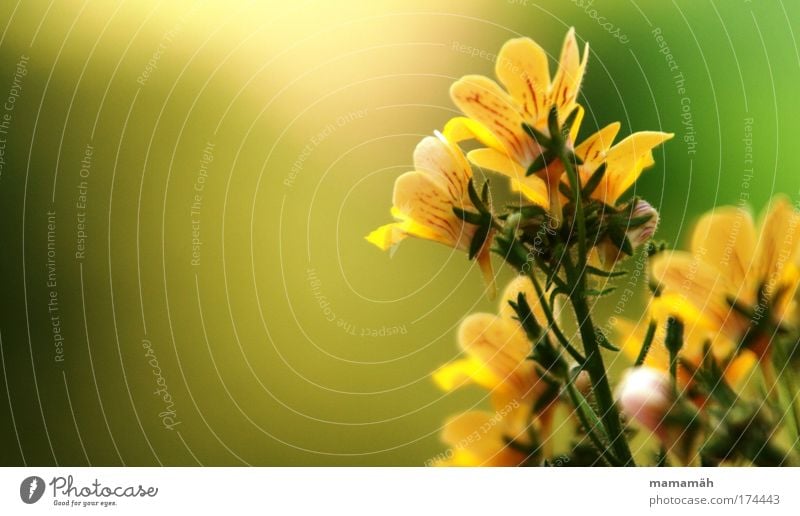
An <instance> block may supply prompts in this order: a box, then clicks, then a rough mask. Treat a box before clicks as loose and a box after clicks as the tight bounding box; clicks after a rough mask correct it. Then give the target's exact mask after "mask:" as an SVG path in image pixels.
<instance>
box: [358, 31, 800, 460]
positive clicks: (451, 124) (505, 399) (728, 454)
mask: <svg viewBox="0 0 800 516" xmlns="http://www.w3.org/2000/svg"><path fill="white" fill-rule="evenodd" d="M588 55H589V51H588V45H586V46H585V47H584V49H583V52H582V53H581V50H580V48H579V45H578V42H577V39H576V37H575V33H574V31H573V30H570V31H569V32H568V33H567V36H566V39H565V41H564V45H563V48H562V51H561V55H560V60H559V63H558V68H557V70H556V72H555V74H554V75H553V76H551V74H550V66H549V62H548V58H547V54H546V53H545V51H544V50H543V49H542V48H541V47H540V46H539V45H538V44H536V43H535V42H534V41H532V40H531V39H529V38H517V39H512V40H510V41H508V42H507V43H506V44H505V45H503V47H502V49H501V50H500V52H499V53H498V56H497V61H496V66H495V74H496V76H497V80H498V81H499V82H496V81H495V80H493V79H491V78H488V77H483V76H479V75H467V76H465V77H462V78H461V79H459V80H457V81H456V82H455V83H454V84H453V85H452V87H451V89H450V95H451V98H452V100H453V102H454V103H455V104H456V106H457V107H458V108H459V109H460V110H461V112H462V113H463V115H464V116H459V117H456V118H453V119H451V120H449V121H448V122H447V123H445V124H444V126H443V128H442V130H441V132H439V131H435V133H434V134H435V136H429V137H426V138H424V139H423V140H422V141H421V142H420V143H419V144H418V145H417V148H416V150H415V152H414V167H415V169H414V170H413V171H411V172H407V173H405V174H403V175H401V176H400V177H399V178H398V179H397V180H396V182H395V185H394V195H393V203H392V204H393V206H392V208H391V214H392V216H393V218H394V219H395V220H394V222H391V223H389V224H386V225H384V226H381V227H379V228H378V229H376V230H375V231H373V232H372V233H370V234H369V235H368V236H367V240H368V241H369V242H371V243H373V244H375V245H376V246H378V247H379V248H381V249H383V250H387V249H391V248H393V247H394V246H396V245H397V244H398V243H399V242H401V241H402V240H403V239H405V238H407V237H409V236H413V237H417V238H422V239H426V240H432V241H435V242H439V243H442V244H445V245H447V246H449V247H452V248H455V249H458V250H462V251H464V252H466V253H467V256H468V258H469V259H470V260H472V259H474V260H476V261H477V262H478V264H479V266H480V268H481V270H482V271H483V274H484V278H485V280H486V283H487V289H488V291H489V293H490V295H493V293H494V283H495V275H494V272H493V269H492V264H491V254H492V253H494V254H495V255H497V256H499V257H500V258H502V260H503V262H504V263H505V264H507V265H508V266H510V267H512V268H514V269H515V270H516V271H517V272H518V273H519V274H518V276H517V277H516V278H515V279H514V280H513V281H512V282H511V283H510V284H509V285H508V286H507V287H506V288H505V290H504V293H503V295H502V296H501V300H500V306H499V310H498V313H497V314H488V313H477V314H473V315H470V316H469V317H467V318H466V319H464V321H463V322H462V323H461V326H460V329H459V332H458V343H459V346H460V348H461V351H462V352H463V356H462V357H460V358H458V359H456V360H454V361H452V362H450V363H448V364H445V365H444V366H442V367H440V368H439V369H437V370H436V371H435V372H434V374H433V380H434V382H435V383H436V384H437V385H438V386H439V387H440V388H442V389H444V390H445V391H450V390H453V389H456V388H459V387H462V386H465V385H469V384H472V385H477V386H479V387H481V388H483V389H486V390H487V391H488V398H489V399H490V400H491V409H492V410H485V411H470V412H466V413H463V414H460V415H457V416H455V417H453V418H451V419H449V420H448V421H447V422H446V423H445V426H444V430H443V434H442V438H443V440H444V442H445V443H446V445H447V446H448V453H447V454H446V455H445V458H444V459H442V460H439V461H436V462H437V463H440V464H449V465H549V464H553V463H554V462H555V459H554V457H556V456H558V457H568V458H569V460H568V461H566V462H568V463H569V464H572V465H583V464H589V465H594V464H598V465H612V466H622V465H635V464H636V463H659V464H666V463H670V464H684V465H685V464H704V465H718V464H737V463H743V464H757V465H778V464H793V463H795V462H796V460H797V454H798V452H799V451H800V401H798V400H797V399H796V398H797V397H798V396H797V392H798V388H800V377H798V375H797V373H796V370H797V367H796V363H797V362H798V361H800V358H799V357H800V354H798V353H797V346H796V344H797V342H798V335H799V334H798V322H800V303H798V302H797V300H798V299H797V298H798V296H800V292H799V291H798V285H799V284H800V265H799V264H800V229H799V228H798V226H800V213H798V211H797V210H795V209H794V207H793V206H792V205H791V204H790V202H789V201H788V200H786V199H784V198H782V197H777V198H775V199H774V200H773V201H772V202H771V205H770V206H771V207H770V209H769V211H768V212H767V214H766V215H765V216H764V218H763V219H762V221H761V222H760V224H759V225H758V226H757V225H756V224H755V223H754V221H753V219H752V216H751V215H750V213H749V212H748V211H747V210H745V209H743V208H718V209H716V210H714V211H713V212H711V213H710V214H708V215H706V216H704V217H703V218H701V219H700V221H699V222H698V223H697V226H696V229H695V233H694V237H693V239H692V243H691V249H690V251H689V252H683V251H666V250H664V246H663V245H656V244H654V243H652V242H651V241H650V240H651V238H652V237H653V234H654V232H655V230H656V227H657V225H658V221H659V215H658V213H657V211H656V210H655V208H654V207H653V206H652V205H651V204H650V203H648V202H647V201H645V200H643V199H640V198H638V197H635V196H633V197H630V196H628V192H629V191H630V190H631V187H632V186H633V185H634V183H635V182H636V180H637V179H638V178H639V176H640V175H641V174H642V172H643V170H645V169H646V168H648V167H649V166H651V165H653V164H654V157H653V150H654V149H655V148H656V147H658V146H659V145H661V144H662V143H664V142H665V141H667V140H669V139H670V138H671V137H672V134H670V133H664V132H658V131H643V132H635V133H633V134H631V135H629V136H627V137H625V138H622V139H621V140H619V141H617V142H616V143H615V140H616V139H617V136H618V133H619V131H620V124H619V123H617V122H615V123H611V124H609V125H607V126H605V127H604V128H602V129H600V130H599V131H597V132H596V133H594V134H592V135H591V136H589V137H587V138H585V139H583V140H580V141H579V140H578V137H579V134H580V126H581V123H582V120H583V114H584V108H583V107H582V106H581V105H580V104H579V90H580V86H581V82H582V80H583V76H584V73H585V71H586V66H587V58H588ZM467 141H472V148H474V147H475V146H476V145H475V144H476V143H477V147H478V148H476V149H474V150H471V151H470V152H468V153H465V152H464V151H463V150H462V144H463V143H464V142H467ZM473 166H478V167H481V168H482V169H486V170H490V171H494V172H497V173H499V174H501V175H503V176H505V177H507V178H508V179H509V180H510V185H511V188H512V190H513V191H515V192H518V194H519V199H520V201H521V202H520V203H518V204H515V205H512V206H509V207H508V208H505V209H498V207H497V206H495V203H494V202H493V196H492V192H491V191H490V189H489V187H488V181H487V182H484V184H483V185H478V184H477V181H476V178H475V177H474V175H473V168H472V167H473ZM636 253H640V254H641V256H642V257H643V258H644V259H648V260H649V270H650V279H651V285H650V287H651V300H650V302H649V305H648V308H647V312H646V315H645V317H644V318H643V319H640V321H642V320H644V323H642V322H634V321H628V320H617V321H616V323H615V325H614V333H615V335H613V336H608V335H606V334H605V332H604V331H602V330H601V329H600V328H599V327H598V326H596V325H595V322H594V317H596V315H595V314H594V313H593V311H592V307H593V306H595V305H596V302H597V300H598V299H601V298H603V297H604V296H607V295H609V294H610V293H611V291H612V290H613V288H607V287H608V285H609V283H613V281H614V278H615V277H617V276H620V275H624V274H625V270H624V267H623V266H622V265H621V261H622V259H623V258H624V257H626V256H632V255H634V254H636ZM570 313H571V315H572V317H571V319H572V321H571V323H570V321H568V320H566V319H568V318H570V317H568V316H569V315H570ZM570 325H571V326H572V327H574V331H568V330H567V328H568V326H570ZM612 338H613V339H614V340H618V341H619V343H620V347H617V346H615V345H614V344H612V342H611V340H612ZM601 350H602V351H601ZM620 351H621V352H622V354H623V355H627V356H629V357H630V360H631V368H630V370H628V371H626V372H624V374H623V375H622V376H621V377H620V380H619V381H618V382H616V383H617V385H616V391H614V390H613V389H612V378H610V377H611V374H610V371H608V370H607V368H606V365H605V362H604V358H603V355H604V354H608V353H618V352H620ZM756 363H757V364H758V365H759V367H758V368H755V367H754V364H756ZM756 371H760V372H761V373H762V374H761V375H756V373H755V372H756ZM634 443H637V444H638V446H637V447H634V446H632V445H633V444H634ZM650 444H655V445H656V446H650ZM559 447H560V448H564V449H557V448H559ZM558 462H559V463H561V462H564V461H561V460H559V461H558Z"/></svg>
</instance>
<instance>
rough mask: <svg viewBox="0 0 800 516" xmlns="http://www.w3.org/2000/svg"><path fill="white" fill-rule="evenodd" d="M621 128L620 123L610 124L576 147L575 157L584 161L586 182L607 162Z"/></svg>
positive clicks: (583, 170)
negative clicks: (609, 151)
mask: <svg viewBox="0 0 800 516" xmlns="http://www.w3.org/2000/svg"><path fill="white" fill-rule="evenodd" d="M619 128H620V123H619V122H614V123H612V124H608V125H607V126H605V127H604V128H602V129H600V130H599V131H597V132H596V133H594V134H593V135H591V136H590V137H588V138H586V139H585V140H583V142H581V144H580V145H578V146H577V147H575V155H577V156H578V157H579V158H581V161H583V165H582V166H581V171H582V172H583V174H582V175H583V176H584V177H583V180H584V181H586V180H588V179H589V177H590V176H591V175H592V173H593V172H594V171H595V170H597V167H599V166H600V164H601V163H602V162H603V160H605V157H606V153H607V152H608V149H610V148H611V144H612V143H614V138H616V137H617V133H619ZM604 179H605V177H604Z"/></svg>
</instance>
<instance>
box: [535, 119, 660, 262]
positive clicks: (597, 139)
mask: <svg viewBox="0 0 800 516" xmlns="http://www.w3.org/2000/svg"><path fill="white" fill-rule="evenodd" d="M619 128H620V124H619V122H614V123H613V124H609V125H607V126H606V127H604V128H603V129H601V130H599V131H598V132H596V133H595V134H593V135H592V136H590V137H589V138H587V139H586V140H584V141H583V142H582V143H581V144H580V145H578V146H577V147H576V148H575V155H576V156H578V157H579V158H580V159H581V161H582V162H583V163H582V164H581V165H578V174H579V175H580V177H581V183H582V184H584V185H585V184H586V183H587V182H588V181H589V179H590V178H591V177H592V175H593V174H594V173H595V172H596V171H597V169H598V168H600V167H601V166H602V165H603V164H605V167H606V169H605V172H604V173H603V176H602V177H601V179H600V181H599V183H598V184H597V186H596V187H595V188H594V190H593V191H592V194H591V198H592V199H596V200H598V201H600V202H602V203H605V204H607V205H609V206H614V205H615V204H617V202H618V201H619V199H620V197H622V195H623V194H624V193H625V192H627V191H628V189H630V187H631V186H633V184H634V183H635V182H636V180H637V179H638V178H639V176H640V175H641V174H642V171H643V170H644V169H645V168H647V167H650V166H652V165H653V164H654V163H655V161H654V160H653V149H654V148H656V147H657V146H659V145H661V144H662V143H664V142H665V141H667V140H669V139H671V138H672V137H673V136H674V135H673V134H672V133H662V132H658V131H640V132H637V133H633V134H631V135H630V136H628V137H627V138H624V139H623V140H622V141H620V142H619V143H617V144H616V145H613V146H612V145H611V144H612V143H613V142H614V138H616V136H617V133H618V132H619ZM550 166H551V167H561V168H562V169H563V164H561V163H554V164H552V165H550ZM648 213H649V214H650V215H651V219H650V221H648V222H647V223H645V224H644V225H643V226H641V227H639V228H633V229H631V230H630V231H628V232H627V236H628V238H629V240H630V241H631V244H632V245H633V247H634V248H635V247H637V245H641V244H642V243H644V242H646V241H647V240H648V239H649V238H650V237H651V236H652V234H653V232H654V231H655V228H656V225H657V224H658V213H657V212H656V211H655V209H653V208H652V206H650V204H649V203H647V202H645V201H639V202H638V204H637V206H636V207H635V209H634V212H633V217H637V216H641V215H644V214H648ZM595 251H596V253H597V259H599V262H600V263H601V264H603V265H606V266H610V265H613V264H614V263H615V262H616V261H617V260H618V259H619V258H620V257H621V256H622V252H621V251H620V250H619V249H618V248H617V246H616V245H614V244H613V243H612V242H611V241H610V240H609V239H607V238H606V239H604V240H602V241H600V242H597V244H596V246H595Z"/></svg>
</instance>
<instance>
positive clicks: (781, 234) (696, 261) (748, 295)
mask: <svg viewBox="0 0 800 516" xmlns="http://www.w3.org/2000/svg"><path fill="white" fill-rule="evenodd" d="M798 226H800V213H798V212H797V211H796V210H795V209H794V208H793V207H792V205H791V204H790V203H789V201H788V200H787V199H785V198H784V197H781V196H779V197H775V198H774V199H773V200H772V202H771V203H770V207H769V209H768V210H766V211H765V213H764V215H763V218H762V220H761V222H760V224H759V226H758V228H757V227H756V224H755V223H754V222H753V218H752V216H751V215H750V212H748V211H746V210H744V209H742V208H736V207H722V208H717V209H715V210H713V211H712V212H710V213H708V214H706V215H704V216H703V217H702V218H701V219H700V221H699V222H698V223H697V226H696V227H695V229H694V233H693V236H692V242H691V249H690V251H689V252H683V251H673V252H669V253H662V254H659V255H657V256H656V257H655V258H654V260H653V262H652V273H653V279H654V280H655V281H656V282H658V284H659V285H660V286H661V288H662V290H663V292H664V294H665V295H669V296H670V297H668V298H667V299H668V300H669V299H672V300H677V301H678V302H675V303H673V307H672V308H673V309H674V310H675V312H677V315H678V316H679V317H680V318H681V319H683V320H685V321H686V322H687V325H688V324H693V323H694V324H698V325H701V326H703V327H704V328H705V329H706V330H707V332H708V335H709V339H710V340H711V341H712V347H713V348H714V352H715V354H719V355H720V356H722V355H727V354H730V353H732V352H734V351H735V350H737V349H738V348H739V347H740V345H741V344H742V343H745V344H746V347H747V348H748V349H750V350H751V351H753V352H754V353H755V354H756V356H758V357H759V358H762V357H765V356H766V355H767V354H768V353H769V349H770V342H771V339H772V337H773V336H774V334H775V327H776V326H778V325H791V324H794V323H796V320H795V313H796V311H795V303H796V302H795V299H794V296H795V293H796V291H797V287H798V283H799V282H800V274H798V258H800V227H798Z"/></svg>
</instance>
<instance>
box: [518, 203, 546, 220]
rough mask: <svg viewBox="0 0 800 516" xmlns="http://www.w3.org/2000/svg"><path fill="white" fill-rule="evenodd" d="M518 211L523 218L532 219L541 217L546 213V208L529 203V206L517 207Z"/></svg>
mask: <svg viewBox="0 0 800 516" xmlns="http://www.w3.org/2000/svg"><path fill="white" fill-rule="evenodd" d="M519 213H520V215H521V216H522V218H523V219H534V218H537V217H543V216H544V215H545V214H546V213H547V210H545V209H544V208H542V207H541V206H538V205H536V204H531V205H529V206H521V207H519Z"/></svg>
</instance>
